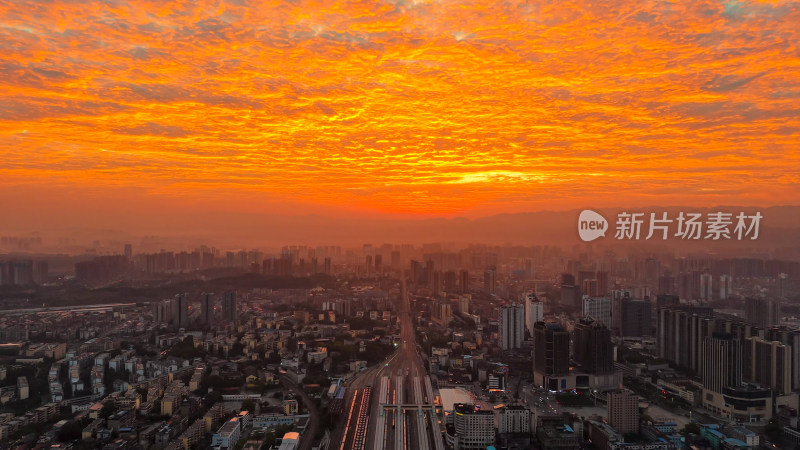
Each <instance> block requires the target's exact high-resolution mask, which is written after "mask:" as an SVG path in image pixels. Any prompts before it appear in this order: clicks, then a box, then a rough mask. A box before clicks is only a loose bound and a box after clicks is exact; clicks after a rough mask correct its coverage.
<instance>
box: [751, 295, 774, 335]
mask: <svg viewBox="0 0 800 450" xmlns="http://www.w3.org/2000/svg"><path fill="white" fill-rule="evenodd" d="M779 307H780V304H779V303H778V302H777V301H775V300H767V299H764V298H747V299H745V301H744V318H745V320H747V322H748V323H750V324H752V325H755V326H758V327H761V328H769V327H773V326H775V325H778V322H779V319H780V315H779V311H780V310H779Z"/></svg>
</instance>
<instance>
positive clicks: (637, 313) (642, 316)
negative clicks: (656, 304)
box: [620, 300, 653, 337]
mask: <svg viewBox="0 0 800 450" xmlns="http://www.w3.org/2000/svg"><path fill="white" fill-rule="evenodd" d="M621 309H622V311H621V313H622V320H621V321H620V334H621V335H622V336H625V337H642V336H651V335H652V334H653V319H652V315H651V314H652V313H651V309H650V302H649V301H647V300H624V301H623V302H622V308H621Z"/></svg>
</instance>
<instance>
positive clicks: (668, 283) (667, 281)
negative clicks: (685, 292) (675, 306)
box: [658, 275, 675, 295]
mask: <svg viewBox="0 0 800 450" xmlns="http://www.w3.org/2000/svg"><path fill="white" fill-rule="evenodd" d="M658 294H659V295H662V294H663V295H674V294H675V277H671V276H668V275H662V276H660V277H658Z"/></svg>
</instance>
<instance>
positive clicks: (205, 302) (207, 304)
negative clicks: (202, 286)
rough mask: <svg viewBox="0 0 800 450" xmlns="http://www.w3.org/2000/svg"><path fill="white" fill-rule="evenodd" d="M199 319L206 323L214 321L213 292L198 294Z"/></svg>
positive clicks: (209, 323)
mask: <svg viewBox="0 0 800 450" xmlns="http://www.w3.org/2000/svg"><path fill="white" fill-rule="evenodd" d="M200 320H201V321H202V322H203V323H204V324H206V325H211V324H212V323H214V294H213V293H212V292H203V293H202V294H200Z"/></svg>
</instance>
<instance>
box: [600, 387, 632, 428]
mask: <svg viewBox="0 0 800 450" xmlns="http://www.w3.org/2000/svg"><path fill="white" fill-rule="evenodd" d="M606 399H607V415H608V423H609V425H611V426H612V427H614V429H615V430H616V431H617V432H618V433H620V434H626V433H638V432H639V397H638V396H637V395H636V394H634V393H633V392H631V391H629V390H627V389H619V390H616V391H612V392H609V393H607V394H606Z"/></svg>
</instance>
